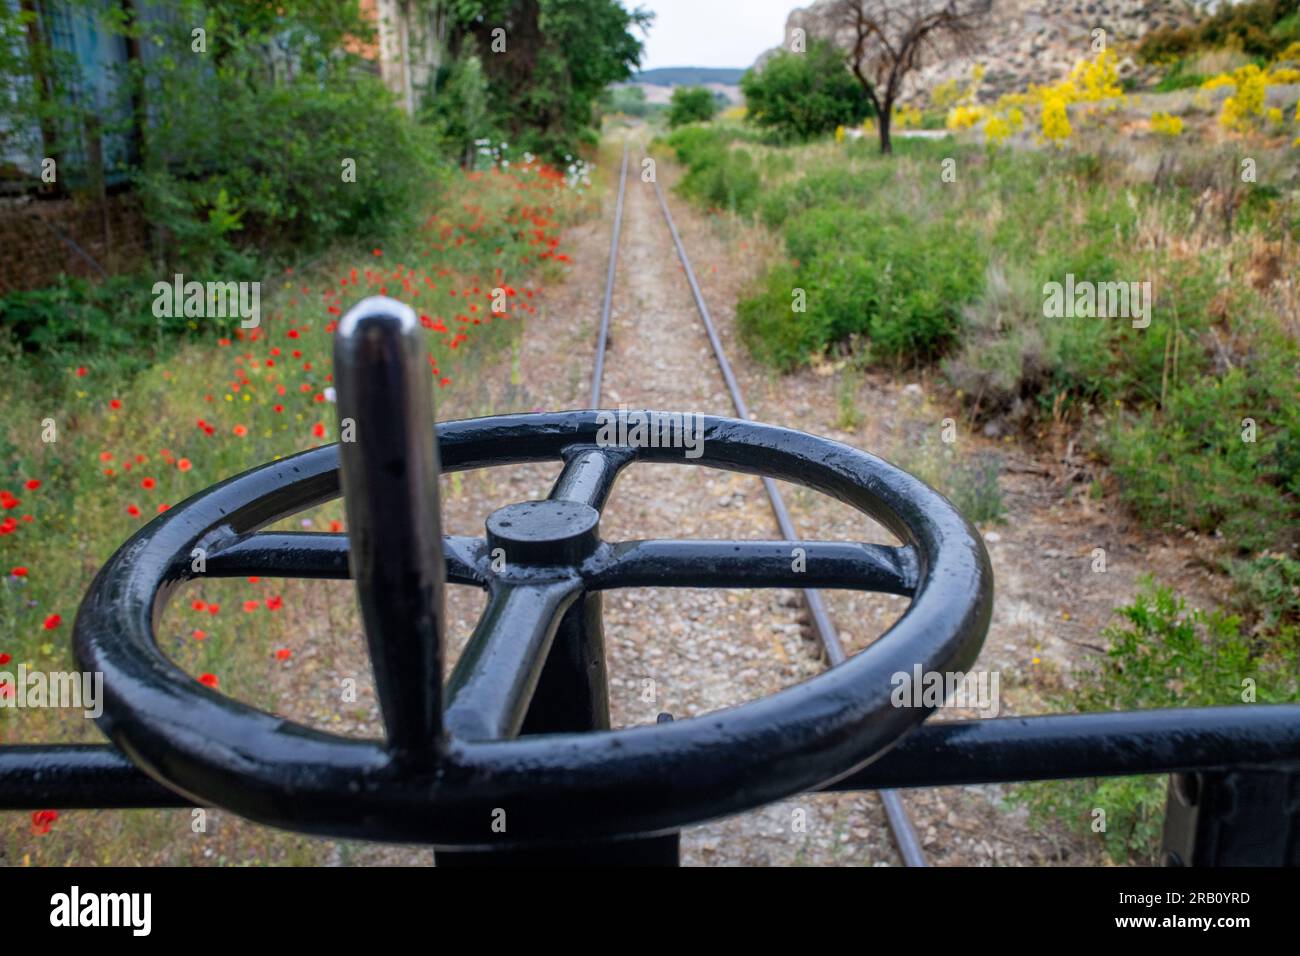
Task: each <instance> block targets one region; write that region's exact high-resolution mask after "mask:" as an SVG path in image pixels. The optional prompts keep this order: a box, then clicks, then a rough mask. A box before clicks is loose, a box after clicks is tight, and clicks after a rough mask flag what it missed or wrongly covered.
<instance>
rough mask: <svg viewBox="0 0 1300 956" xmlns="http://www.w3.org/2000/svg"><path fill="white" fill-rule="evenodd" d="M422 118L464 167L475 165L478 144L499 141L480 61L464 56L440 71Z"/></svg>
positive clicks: (424, 106) (472, 55)
mask: <svg viewBox="0 0 1300 956" xmlns="http://www.w3.org/2000/svg"><path fill="white" fill-rule="evenodd" d="M420 115H421V118H422V119H423V120H425V121H426V122H428V123H429V124H431V125H432V126H433V128H434V131H435V135H436V136H437V137H438V140H439V142H441V143H442V144H443V146H444V147H445V148H446V149H447V151H448V152H449V153H451V155H453V156H455V157H456V158H457V159H458V160H459V161H460V163H461V165H463V166H470V165H472V164H473V161H474V148H475V142H476V141H477V140H481V139H485V138H487V139H495V138H496V135H495V130H494V129H493V127H492V118H491V116H490V115H489V112H488V89H487V78H486V77H485V76H484V75H483V64H482V62H481V61H480V60H479V58H478V57H477V56H475V55H474V54H472V53H471V54H462V55H461V56H460V57H458V58H457V59H456V60H454V61H453V62H452V63H451V65H450V66H447V67H444V68H443V69H442V70H440V71H439V75H438V77H437V79H436V81H435V84H434V89H433V90H432V91H431V95H429V96H428V97H427V98H426V100H425V103H424V105H423V108H422V109H421V114H420Z"/></svg>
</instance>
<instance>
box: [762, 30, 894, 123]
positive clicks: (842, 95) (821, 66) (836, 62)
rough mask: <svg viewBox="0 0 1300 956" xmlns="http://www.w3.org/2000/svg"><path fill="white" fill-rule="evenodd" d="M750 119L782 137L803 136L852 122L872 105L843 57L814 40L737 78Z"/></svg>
mask: <svg viewBox="0 0 1300 956" xmlns="http://www.w3.org/2000/svg"><path fill="white" fill-rule="evenodd" d="M740 89H741V92H742V93H744V94H745V104H746V106H747V107H748V110H749V118H750V119H751V120H752V121H753V122H755V123H757V124H758V125H759V126H763V127H766V128H767V129H769V130H771V131H772V132H773V133H775V134H776V135H777V136H778V137H779V138H781V139H789V140H806V139H811V138H812V137H814V136H820V135H822V134H823V133H828V132H831V131H832V130H834V129H835V128H836V127H837V126H852V125H856V124H857V123H860V122H861V121H862V120H863V119H864V118H865V117H867V116H869V115H871V105H870V102H869V100H868V98H867V96H866V94H865V93H864V92H863V90H862V88H861V87H860V86H859V85H858V84H857V82H856V81H855V80H854V79H853V75H852V74H851V73H849V71H848V68H847V67H846V66H845V65H844V58H843V56H841V54H840V52H839V51H838V50H837V49H835V47H833V46H832V45H831V44H830V43H829V42H827V41H825V40H821V39H816V38H814V39H813V40H812V42H811V43H810V44H809V45H808V49H807V51H806V52H803V53H791V52H789V51H786V50H783V51H781V52H780V53H778V54H776V55H775V56H774V57H772V59H770V60H769V61H768V62H767V63H766V64H765V65H764V66H763V67H762V68H761V69H758V68H755V69H752V70H750V71H749V72H747V73H746V74H745V75H744V76H743V77H741V80H740Z"/></svg>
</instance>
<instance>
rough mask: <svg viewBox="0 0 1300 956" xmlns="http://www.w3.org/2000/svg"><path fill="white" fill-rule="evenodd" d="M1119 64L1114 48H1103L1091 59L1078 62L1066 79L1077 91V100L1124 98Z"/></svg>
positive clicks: (1083, 101)
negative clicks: (1120, 82) (1120, 83)
mask: <svg viewBox="0 0 1300 956" xmlns="http://www.w3.org/2000/svg"><path fill="white" fill-rule="evenodd" d="M1118 64H1119V57H1118V56H1117V55H1116V54H1115V51H1114V50H1102V51H1100V52H1099V53H1098V54H1097V55H1096V56H1095V57H1093V58H1092V59H1091V60H1080V61H1079V62H1078V63H1076V64H1075V65H1074V69H1073V70H1071V71H1070V77H1069V79H1068V80H1067V81H1066V82H1067V83H1069V84H1070V86H1072V87H1073V89H1074V91H1075V101H1076V102H1082V103H1098V102H1100V101H1102V100H1113V99H1121V98H1123V96H1124V90H1123V89H1122V88H1121V87H1120V85H1119V65H1118Z"/></svg>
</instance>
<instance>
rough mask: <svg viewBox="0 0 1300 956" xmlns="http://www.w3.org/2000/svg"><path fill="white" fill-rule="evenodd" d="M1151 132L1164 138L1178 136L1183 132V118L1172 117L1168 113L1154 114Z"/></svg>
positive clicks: (1152, 115)
mask: <svg viewBox="0 0 1300 956" xmlns="http://www.w3.org/2000/svg"><path fill="white" fill-rule="evenodd" d="M1151 131H1152V132H1153V133H1160V134H1162V135H1164V136H1177V135H1179V134H1180V133H1182V131H1183V120H1182V117H1180V116H1171V115H1170V114H1168V113H1152V114H1151Z"/></svg>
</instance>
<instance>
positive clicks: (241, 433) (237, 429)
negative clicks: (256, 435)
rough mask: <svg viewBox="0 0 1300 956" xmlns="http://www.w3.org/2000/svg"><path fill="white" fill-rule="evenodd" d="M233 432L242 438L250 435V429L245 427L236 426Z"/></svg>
mask: <svg viewBox="0 0 1300 956" xmlns="http://www.w3.org/2000/svg"><path fill="white" fill-rule="evenodd" d="M233 430H234V432H235V434H236V435H238V436H239V437H240V438H243V437H244V436H245V435H247V434H248V429H247V428H245V427H244V426H243V425H236V426H235V427H234V429H233Z"/></svg>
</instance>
